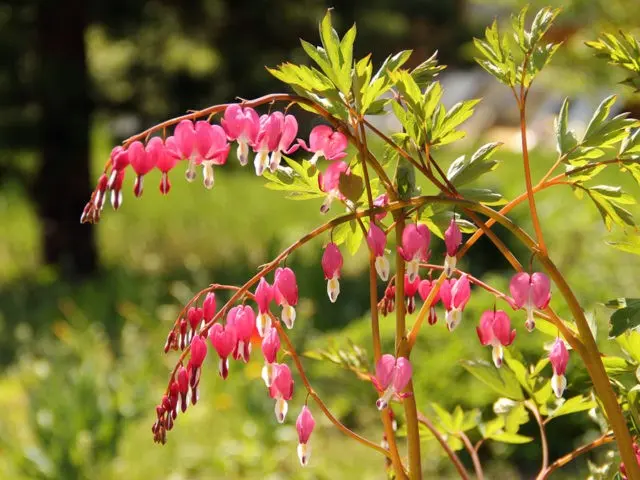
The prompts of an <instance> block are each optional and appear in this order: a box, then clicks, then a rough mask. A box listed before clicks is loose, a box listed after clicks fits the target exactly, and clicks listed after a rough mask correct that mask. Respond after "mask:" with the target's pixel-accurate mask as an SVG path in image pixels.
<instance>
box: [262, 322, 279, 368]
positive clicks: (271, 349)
mask: <svg viewBox="0 0 640 480" xmlns="http://www.w3.org/2000/svg"><path fill="white" fill-rule="evenodd" d="M278 350H280V337H279V336H278V331H277V330H276V329H275V328H273V327H270V328H269V329H268V330H267V331H266V332H265V334H264V338H263V339H262V354H263V355H264V360H265V362H267V363H275V361H276V359H277V356H278Z"/></svg>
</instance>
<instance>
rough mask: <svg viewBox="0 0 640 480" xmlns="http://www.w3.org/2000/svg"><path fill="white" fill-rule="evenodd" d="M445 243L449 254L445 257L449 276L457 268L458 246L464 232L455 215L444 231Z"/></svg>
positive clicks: (445, 268)
mask: <svg viewBox="0 0 640 480" xmlns="http://www.w3.org/2000/svg"><path fill="white" fill-rule="evenodd" d="M444 244H445V245H446V247H447V255H446V256H445V258H444V273H445V274H446V275H447V278H449V277H451V275H453V271H454V270H455V269H456V261H457V258H456V255H457V253H458V248H460V245H461V244H462V232H461V231H460V227H458V224H457V223H456V220H455V216H454V218H452V219H451V223H449V227H448V228H447V229H446V230H445V232H444Z"/></svg>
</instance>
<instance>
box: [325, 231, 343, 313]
mask: <svg viewBox="0 0 640 480" xmlns="http://www.w3.org/2000/svg"><path fill="white" fill-rule="evenodd" d="M321 263H322V270H323V271H324V278H325V279H326V280H327V295H328V296H329V300H331V302H332V303H334V302H335V301H336V300H337V298H338V295H339V294H340V281H339V278H340V269H341V268H342V263H343V259H342V254H341V253H340V249H338V246H337V245H336V244H335V243H333V242H331V243H329V244H327V246H326V247H325V249H324V253H323V254H322V262H321Z"/></svg>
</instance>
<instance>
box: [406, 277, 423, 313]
mask: <svg viewBox="0 0 640 480" xmlns="http://www.w3.org/2000/svg"><path fill="white" fill-rule="evenodd" d="M419 287H420V277H418V276H416V277H415V278H414V279H413V281H410V280H409V275H407V274H406V273H405V275H404V298H405V301H406V305H407V313H413V312H415V310H416V293H418V288H419Z"/></svg>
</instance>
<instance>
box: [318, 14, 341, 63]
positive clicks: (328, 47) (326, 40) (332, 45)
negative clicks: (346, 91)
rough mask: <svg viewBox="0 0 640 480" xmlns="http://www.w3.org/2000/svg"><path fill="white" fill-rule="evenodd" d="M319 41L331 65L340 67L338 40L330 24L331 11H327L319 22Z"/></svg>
mask: <svg viewBox="0 0 640 480" xmlns="http://www.w3.org/2000/svg"><path fill="white" fill-rule="evenodd" d="M320 41H321V42H322V46H323V47H324V49H325V51H326V52H327V56H328V57H329V61H330V62H331V65H332V66H333V67H334V68H336V67H338V68H339V67H340V38H339V37H338V34H337V33H336V31H335V30H334V29H333V26H332V24H331V10H330V9H329V10H327V13H326V14H325V15H324V18H323V19H322V22H320Z"/></svg>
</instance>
